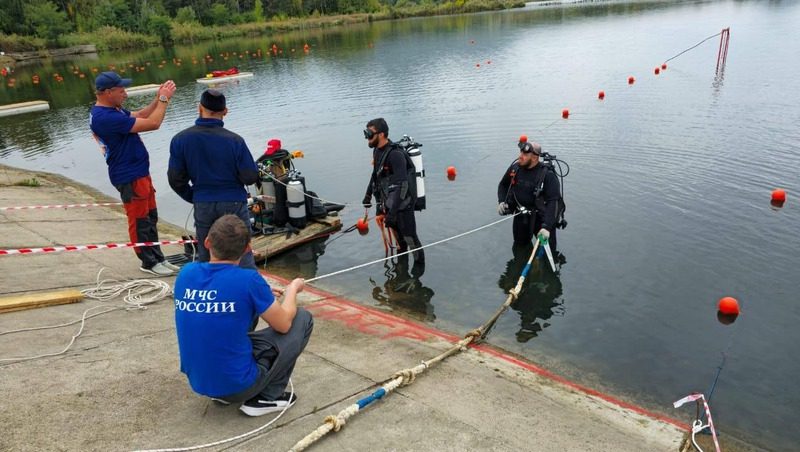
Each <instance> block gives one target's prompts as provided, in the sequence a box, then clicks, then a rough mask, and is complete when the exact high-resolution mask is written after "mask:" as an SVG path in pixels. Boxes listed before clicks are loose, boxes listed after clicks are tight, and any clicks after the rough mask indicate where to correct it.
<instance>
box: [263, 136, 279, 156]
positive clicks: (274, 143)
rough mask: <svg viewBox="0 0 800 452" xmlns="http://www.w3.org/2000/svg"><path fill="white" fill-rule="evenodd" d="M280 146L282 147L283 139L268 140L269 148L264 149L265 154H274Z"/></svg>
mask: <svg viewBox="0 0 800 452" xmlns="http://www.w3.org/2000/svg"><path fill="white" fill-rule="evenodd" d="M280 148H281V140H279V139H277V138H273V139H271V140H269V141H267V150H266V151H264V155H272V154H274V153H275V152H276V151H277V150H279V149H280Z"/></svg>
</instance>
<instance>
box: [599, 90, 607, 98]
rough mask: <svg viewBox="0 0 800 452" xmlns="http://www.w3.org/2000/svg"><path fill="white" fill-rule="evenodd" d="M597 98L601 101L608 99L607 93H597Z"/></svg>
mask: <svg viewBox="0 0 800 452" xmlns="http://www.w3.org/2000/svg"><path fill="white" fill-rule="evenodd" d="M597 98H598V99H600V100H603V99H605V98H606V92H605V91H602V90H601V91H600V92H599V93H597Z"/></svg>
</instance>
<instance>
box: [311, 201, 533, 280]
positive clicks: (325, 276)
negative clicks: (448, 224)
mask: <svg viewBox="0 0 800 452" xmlns="http://www.w3.org/2000/svg"><path fill="white" fill-rule="evenodd" d="M523 213H527V212H516V213H514V214H512V215H509V216H507V217H504V218H501V219H499V220H497V221H493V222H491V223H489V224H485V225H483V226H479V227H477V228H475V229H470V230H469V231H466V232H462V233H460V234H456V235H454V236H452V237H448V238H446V239H442V240H438V241H436V242H433V243H429V244H427V245H423V246H420V247H419V248H414V249H410V250H408V251H404V252H402V253H398V254H394V255H391V256H387V257H384V258H382V259H376V260H374V261H370V262H366V263H364V264H359V265H354V266H352V267H348V268H345V269H342V270H337V271H335V272H333V273H328V274H327V275H321V276H317V277H316V278H311V279H307V280H306V283H311V282H314V281H319V280H320V279H324V278H329V277H331V276H336V275H339V274H342V273H345V272H349V271H352V270H357V269H359V268H363V267H366V266H368V265H372V264H377V263H379V262H384V261H388V260H389V259H394V258H396V257H400V256H403V255H406V254H410V253H413V252H415V251H418V250H422V249H425V248H430V247H432V246H436V245H439V244H442V243H445V242H449V241H451V240H455V239H457V238H460V237H464V236H465V235H469V234H472V233H473V232H478V231H480V230H481V229H486V228H488V227H492V226H494V225H496V224H498V223H502V222H503V221H506V220H508V219H511V218H514V217H516V216H517V215H520V214H523Z"/></svg>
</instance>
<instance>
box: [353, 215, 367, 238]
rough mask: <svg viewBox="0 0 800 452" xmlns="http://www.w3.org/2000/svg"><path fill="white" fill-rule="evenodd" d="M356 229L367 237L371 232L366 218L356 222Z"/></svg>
mask: <svg viewBox="0 0 800 452" xmlns="http://www.w3.org/2000/svg"><path fill="white" fill-rule="evenodd" d="M356 229H358V233H359V234H361V235H366V234H367V233H368V232H369V223H368V222H367V220H365V219H364V218H359V219H358V221H357V222H356Z"/></svg>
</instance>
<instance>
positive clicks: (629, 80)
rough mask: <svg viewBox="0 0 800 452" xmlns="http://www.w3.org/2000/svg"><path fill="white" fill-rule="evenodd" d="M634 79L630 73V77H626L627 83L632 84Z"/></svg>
mask: <svg viewBox="0 0 800 452" xmlns="http://www.w3.org/2000/svg"><path fill="white" fill-rule="evenodd" d="M635 81H636V79H635V78H633V76H632V75H631V76H630V77H628V85H633V83H634V82H635Z"/></svg>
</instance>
